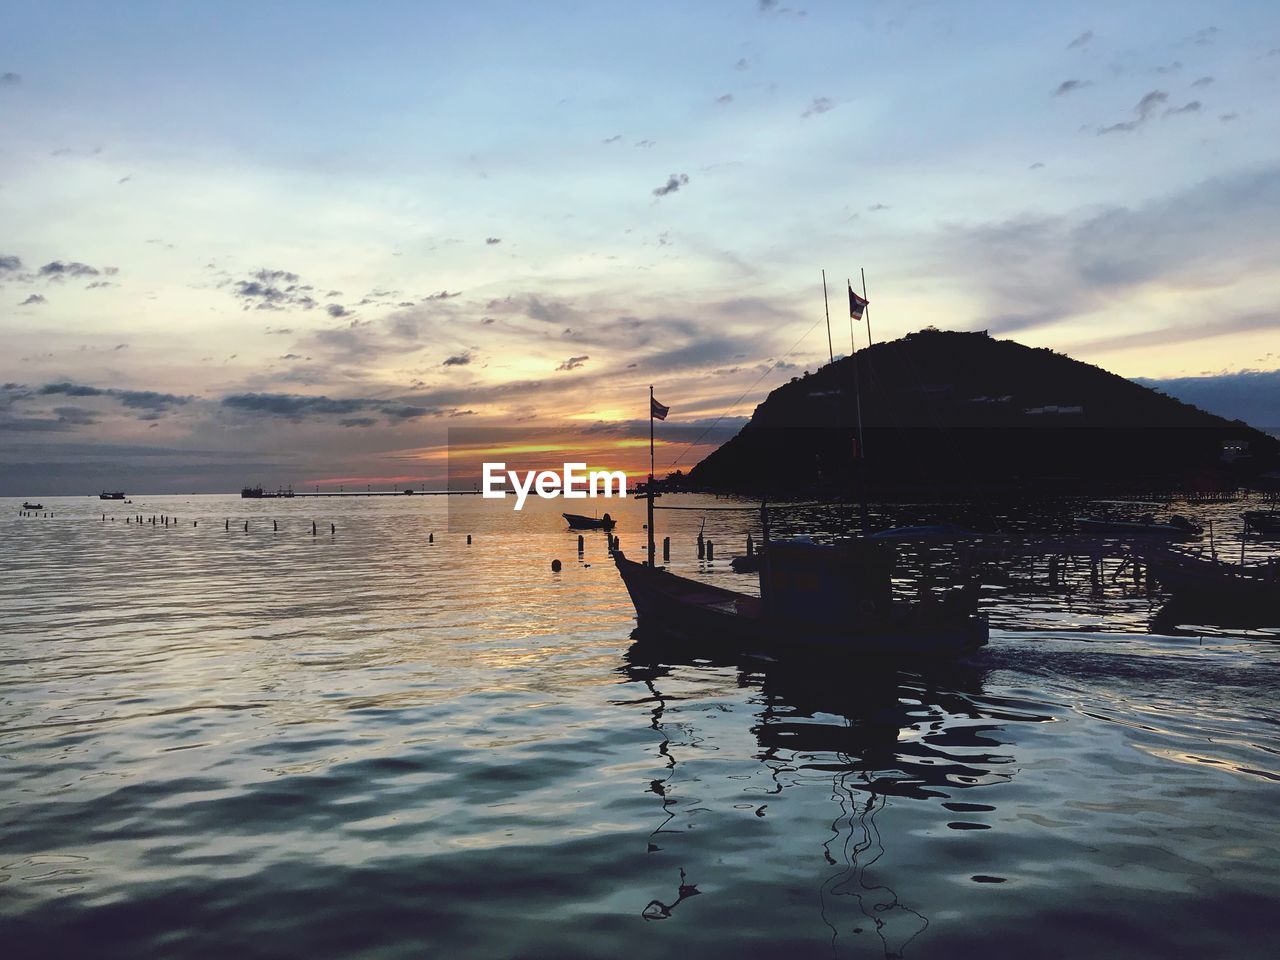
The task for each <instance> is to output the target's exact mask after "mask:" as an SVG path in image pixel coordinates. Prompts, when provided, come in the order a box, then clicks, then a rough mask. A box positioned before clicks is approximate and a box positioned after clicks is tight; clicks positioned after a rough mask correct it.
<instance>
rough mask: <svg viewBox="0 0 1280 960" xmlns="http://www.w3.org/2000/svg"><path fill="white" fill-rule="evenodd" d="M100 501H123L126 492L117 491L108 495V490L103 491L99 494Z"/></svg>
mask: <svg viewBox="0 0 1280 960" xmlns="http://www.w3.org/2000/svg"><path fill="white" fill-rule="evenodd" d="M98 499H99V500H123V499H124V491H123V490H117V491H116V492H115V493H108V492H107V491H106V490H103V491H102V492H101V493H100V494H98Z"/></svg>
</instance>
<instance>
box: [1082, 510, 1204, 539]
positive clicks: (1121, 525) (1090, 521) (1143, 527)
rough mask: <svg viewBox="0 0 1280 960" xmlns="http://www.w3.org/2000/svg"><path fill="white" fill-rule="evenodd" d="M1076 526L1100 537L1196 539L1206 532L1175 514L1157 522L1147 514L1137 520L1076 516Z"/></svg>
mask: <svg viewBox="0 0 1280 960" xmlns="http://www.w3.org/2000/svg"><path fill="white" fill-rule="evenodd" d="M1076 527H1077V528H1078V529H1079V530H1080V532H1081V533H1092V534H1095V535H1096V536H1100V537H1133V538H1162V539H1165V540H1194V539H1196V538H1197V537H1199V536H1200V535H1201V534H1203V533H1204V528H1203V527H1200V526H1197V525H1196V524H1194V523H1192V522H1191V521H1190V520H1188V519H1187V518H1186V517H1183V516H1180V515H1179V514H1176V513H1175V514H1174V515H1173V516H1171V517H1170V518H1169V519H1168V520H1166V521H1164V522H1157V521H1156V519H1155V517H1153V516H1151V515H1150V514H1147V515H1146V516H1143V517H1139V518H1138V519H1137V520H1116V519H1112V518H1110V517H1076Z"/></svg>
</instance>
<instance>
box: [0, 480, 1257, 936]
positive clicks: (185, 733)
mask: <svg viewBox="0 0 1280 960" xmlns="http://www.w3.org/2000/svg"><path fill="white" fill-rule="evenodd" d="M131 500H132V502H131V503H119V502H106V501H99V500H98V499H97V498H96V497H95V498H87V497H76V498H60V497H53V498H46V499H44V500H43V501H42V503H43V507H44V509H43V510H41V511H37V512H35V513H34V514H33V515H23V513H22V511H21V510H20V501H19V500H2V501H0V945H2V946H0V953H3V955H4V956H5V957H7V958H12V960H17V958H26V957H95V958H115V957H120V958H125V957H128V958H138V957H184V958H185V957H192V958H206V957H207V958H215V957H217V958H224V957H236V958H239V960H249V958H259V957H261V958H274V957H307V958H330V957H333V958H337V957H360V958H408V957H414V958H418V957H428V956H430V957H450V958H471V957H476V958H490V957H493V958H507V957H512V958H542V957H555V958H596V957H627V958H670V957H690V958H693V957H697V958H702V957H708V958H711V957H715V958H721V957H722V958H734V960H741V958H749V957H785V958H788V960H797V958H806V957H816V958H843V957H871V958H875V957H886V958H890V957H892V958H896V957H947V958H953V957H1038V958H1056V957H1061V958H1078V957H1084V956H1101V957H1119V956H1123V957H1133V958H1145V957H1150V958H1170V957H1233V958H1246V957H1274V956H1275V955H1276V949H1277V948H1276V934H1277V930H1278V928H1277V921H1276V917H1277V916H1280V869H1278V868H1280V671H1278V669H1277V668H1278V667H1280V630H1277V629H1275V628H1259V627H1237V628H1227V627H1222V626H1213V625H1209V624H1194V623H1192V624H1186V623H1172V624H1169V623H1164V624H1163V625H1162V626H1160V627H1158V628H1157V627H1155V626H1153V625H1152V624H1153V620H1154V621H1155V622H1158V623H1159V622H1161V621H1160V620H1159V618H1157V617H1156V615H1157V613H1158V612H1159V609H1160V607H1161V604H1162V598H1161V596H1160V595H1159V593H1158V592H1152V591H1150V590H1148V589H1145V588H1144V587H1143V585H1142V584H1141V583H1140V582H1139V581H1137V580H1134V579H1132V578H1131V577H1130V572H1129V571H1128V570H1126V569H1123V568H1121V567H1118V566H1116V565H1115V564H1114V563H1113V565H1112V566H1110V567H1108V566H1106V565H1104V567H1103V568H1102V571H1101V576H1100V579H1101V581H1102V589H1101V590H1100V591H1099V592H1096V593H1095V592H1094V591H1092V590H1091V589H1086V588H1084V587H1083V584H1084V583H1087V582H1088V576H1087V575H1085V573H1084V572H1083V571H1079V570H1077V571H1076V573H1077V574H1078V575H1079V576H1077V579H1076V580H1075V581H1074V582H1075V583H1077V584H1078V585H1081V588H1080V589H1066V588H1063V587H1061V586H1059V587H1058V588H1056V589H1055V588H1051V587H1049V586H1048V585H1047V582H1046V581H1045V579H1044V578H1043V577H1040V576H1037V572H1036V570H1035V569H1034V568H1032V569H1030V570H1029V571H1028V572H1027V575H1026V576H1025V577H1021V578H1020V577H1013V578H1005V579H1002V580H1001V581H1000V582H992V583H990V584H988V585H987V587H986V588H985V589H984V597H983V600H982V605H983V609H984V610H985V611H986V612H987V614H988V616H989V617H990V621H991V640H990V644H989V645H988V646H987V647H986V648H984V649H983V650H981V651H979V652H978V653H976V654H974V655H973V656H971V657H968V658H966V659H964V660H962V661H959V662H956V663H953V664H949V665H945V666H929V667H924V666H920V667H916V668H914V669H894V668H891V667H888V666H885V665H883V664H881V665H877V664H873V663H858V662H856V661H853V662H841V663H838V664H823V663H814V662H800V661H793V660H791V659H789V658H787V657H786V656H784V655H778V654H777V653H776V651H774V654H770V653H769V652H768V651H759V650H751V649H741V650H739V649H732V648H730V649H725V648H723V647H719V646H714V645H708V646H707V647H706V648H702V647H699V646H698V645H696V644H691V645H678V646H671V645H666V646H663V647H660V648H658V649H654V648H653V647H652V645H651V644H649V643H647V642H644V641H639V640H636V639H634V638H633V631H634V630H635V626H636V624H635V619H634V612H633V609H632V607H631V604H630V602H629V600H628V597H627V594H626V591H625V590H624V589H623V586H622V583H621V582H620V580H619V578H618V575H617V572H616V570H615V568H614V566H613V563H612V561H611V558H610V556H609V553H608V549H607V543H606V536H605V534H603V533H600V532H592V531H588V532H586V533H585V534H583V546H582V550H581V552H579V549H578V536H579V535H578V533H577V532H574V531H570V530H569V529H568V528H567V527H566V525H565V523H564V521H563V519H562V518H561V517H560V510H561V509H563V508H564V506H565V505H564V503H563V502H550V501H549V502H543V501H535V500H531V501H530V502H529V503H528V505H527V506H526V507H525V509H524V510H523V511H520V512H519V513H517V512H514V511H513V510H511V509H510V501H508V502H507V503H505V504H497V503H495V502H493V501H483V500H481V499H479V498H474V497H452V498H446V497H432V496H422V495H417V496H387V497H346V498H338V497H328V498H325V497H320V498H303V497H295V498H293V499H278V500H272V499H264V500H242V499H240V498H239V497H233V496H134V497H132V498H131ZM659 504H660V505H662V506H684V507H689V508H692V509H686V510H664V511H660V512H659V514H658V519H657V528H658V529H657V535H658V538H659V542H661V538H663V537H670V538H671V560H670V563H669V566H670V567H671V568H673V569H674V570H676V571H677V572H680V573H683V574H685V575H688V576H695V577H700V578H703V579H706V580H708V581H709V582H715V583H719V584H721V585H725V586H730V587H735V588H738V589H744V590H748V591H749V590H751V589H753V584H752V581H753V579H754V578H752V577H744V576H739V575H735V574H734V573H733V572H732V571H731V569H730V567H729V563H728V561H729V559H730V558H731V557H732V556H735V555H737V554H741V553H743V552H744V550H745V539H746V536H747V534H748V533H752V534H753V536H754V537H755V538H756V539H757V540H758V538H759V526H758V524H759V517H758V516H757V514H756V513H755V512H754V511H752V510H749V509H748V510H743V509H739V510H729V509H723V508H726V507H734V506H738V507H742V506H749V504H743V503H741V502H738V501H733V500H725V499H716V498H712V497H698V496H668V497H664V498H663V499H662V500H660V501H659ZM597 506H599V504H598V503H596V504H590V506H589V508H583V507H581V506H579V507H575V510H576V512H587V513H590V512H592V511H593V510H594V509H595V507H597ZM1125 506H1126V505H1120V506H1119V507H1117V508H1116V509H1124V508H1125ZM1129 506H1132V505H1129ZM1247 506H1250V504H1249V503H1248V502H1247V501H1228V502H1213V503H1208V504H1189V505H1173V507H1170V505H1168V504H1160V503H1157V504H1156V505H1155V506H1154V507H1151V508H1147V509H1150V510H1153V511H1154V512H1155V513H1156V514H1158V515H1164V514H1167V513H1168V512H1169V510H1170V509H1173V508H1176V509H1177V510H1178V511H1180V512H1183V513H1187V514H1188V515H1191V516H1193V517H1196V518H1198V519H1200V520H1201V521H1202V522H1203V521H1205V520H1208V519H1213V520H1215V526H1214V537H1215V542H1214V549H1215V550H1217V551H1218V552H1219V553H1220V555H1226V556H1234V555H1235V553H1236V552H1238V551H1239V550H1240V549H1241V539H1240V522H1239V517H1240V513H1241V511H1242V509H1244V508H1246V507H1247ZM602 509H608V510H609V511H610V512H611V513H612V515H613V516H614V517H615V518H617V519H618V521H619V525H618V528H617V531H616V532H617V534H618V536H619V540H620V545H621V549H622V550H623V551H624V552H625V553H627V554H628V555H630V556H633V557H635V556H638V555H639V551H641V550H642V548H643V544H644V540H645V531H644V529H643V524H644V522H645V504H644V503H643V502H640V501H635V500H627V501H621V502H619V501H613V502H611V503H607V504H605V505H604V507H603V508H602ZM1044 509H1045V510H1046V511H1048V512H1053V511H1057V513H1058V514H1060V515H1061V516H1065V517H1066V518H1067V523H1068V524H1069V522H1070V519H1069V518H1070V516H1071V515H1072V513H1073V512H1075V511H1076V510H1078V509H1093V510H1095V511H1096V510H1098V509H1101V508H1100V507H1098V506H1097V505H1083V506H1079V505H1071V504H1056V505H1054V506H1053V507H1052V509H1050V508H1044ZM1135 509H1136V508H1135ZM939 510H940V508H939V507H938V505H932V506H931V505H915V506H913V507H911V508H904V509H903V511H902V513H903V515H902V516H900V517H897V518H896V520H897V522H919V521H921V520H924V519H928V518H930V517H934V516H936V515H937V514H938V512H939ZM838 513H839V512H838V511H816V510H809V511H808V512H806V510H805V509H803V508H802V509H798V510H796V511H793V512H792V513H791V514H789V515H788V514H786V512H785V511H781V510H780V511H779V512H778V513H777V514H776V517H777V518H778V519H777V520H776V523H777V524H778V528H777V529H779V530H783V531H784V532H787V533H794V534H809V535H813V536H816V537H819V538H821V537H822V536H825V535H829V534H831V533H833V532H839V530H838V529H837V528H838V527H839V526H840V524H841V523H842V522H844V521H842V520H841V519H840V517H839V516H838ZM153 517H154V518H156V520H155V522H154V523H153V522H152V518H153ZM162 518H163V519H162ZM313 523H314V524H315V527H314V531H315V532H314V533H313V526H312V525H313ZM699 532H702V533H703V535H704V537H705V538H706V539H709V540H711V541H712V543H713V544H714V554H715V558H714V560H713V561H711V562H707V561H706V560H705V559H704V560H699V559H698V557H697V555H696V547H695V543H696V538H697V536H698V534H699ZM775 532H777V530H775ZM468 538H470V539H468ZM1275 548H1276V545H1275V544H1271V545H1270V546H1269V547H1268V546H1267V545H1266V544H1264V543H1259V542H1252V541H1250V542H1246V543H1245V544H1244V549H1245V551H1246V553H1247V554H1248V555H1250V556H1263V555H1266V554H1267V553H1268V552H1269V551H1270V552H1271V553H1272V554H1274V550H1275ZM553 560H560V561H561V563H562V568H561V569H560V570H559V571H558V572H553V570H552V561H553Z"/></svg>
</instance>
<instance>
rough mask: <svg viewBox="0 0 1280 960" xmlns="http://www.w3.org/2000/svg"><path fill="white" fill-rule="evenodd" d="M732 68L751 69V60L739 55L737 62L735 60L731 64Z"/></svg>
mask: <svg viewBox="0 0 1280 960" xmlns="http://www.w3.org/2000/svg"><path fill="white" fill-rule="evenodd" d="M733 69H735V70H750V69H751V61H750V60H748V59H747V58H746V57H741V58H739V60H738V62H737V63H735V64H734V65H733Z"/></svg>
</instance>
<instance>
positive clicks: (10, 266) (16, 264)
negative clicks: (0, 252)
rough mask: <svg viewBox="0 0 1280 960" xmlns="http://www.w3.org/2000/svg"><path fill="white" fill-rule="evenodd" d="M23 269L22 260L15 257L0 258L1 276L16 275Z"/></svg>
mask: <svg viewBox="0 0 1280 960" xmlns="http://www.w3.org/2000/svg"><path fill="white" fill-rule="evenodd" d="M21 269H22V259H21V258H20V257H15V256H13V255H11V254H10V255H5V256H0V274H3V273H16V272H17V271H19V270H21Z"/></svg>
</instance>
